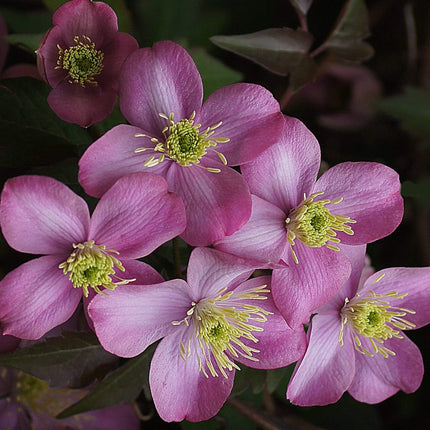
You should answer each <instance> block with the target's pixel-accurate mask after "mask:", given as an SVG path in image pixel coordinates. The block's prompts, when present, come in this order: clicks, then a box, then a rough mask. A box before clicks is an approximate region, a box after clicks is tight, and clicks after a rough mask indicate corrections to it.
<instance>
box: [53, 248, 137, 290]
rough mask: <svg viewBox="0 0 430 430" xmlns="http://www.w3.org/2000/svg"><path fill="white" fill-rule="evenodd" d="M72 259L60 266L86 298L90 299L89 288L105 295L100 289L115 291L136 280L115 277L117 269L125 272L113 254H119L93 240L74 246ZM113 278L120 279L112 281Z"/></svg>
mask: <svg viewBox="0 0 430 430" xmlns="http://www.w3.org/2000/svg"><path fill="white" fill-rule="evenodd" d="M73 248H74V249H75V251H73V252H72V253H71V254H70V257H69V258H68V259H67V260H66V261H65V262H64V263H61V264H60V265H59V268H60V269H63V273H64V274H65V275H67V274H69V280H70V281H71V282H72V284H73V287H74V288H82V289H83V293H84V296H85V297H88V287H91V288H93V289H94V291H95V292H96V293H98V294H104V293H103V292H102V291H101V290H100V287H104V288H107V289H108V290H114V289H115V288H116V287H117V285H124V284H128V283H129V282H132V281H134V279H121V278H118V277H117V276H116V275H115V267H116V268H118V269H119V270H121V271H122V272H124V270H125V269H124V267H123V265H122V264H121V262H120V261H119V260H118V259H117V258H115V257H114V256H112V255H111V254H117V255H118V254H119V252H117V251H115V250H113V249H109V250H106V247H105V246H104V245H96V244H95V242H94V241H93V240H90V241H88V242H84V243H78V244H77V245H75V244H73ZM112 277H115V278H116V279H118V281H117V282H113V281H112Z"/></svg>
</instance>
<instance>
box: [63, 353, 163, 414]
mask: <svg viewBox="0 0 430 430" xmlns="http://www.w3.org/2000/svg"><path fill="white" fill-rule="evenodd" d="M154 350H155V346H151V347H149V348H148V349H147V350H146V351H144V352H143V353H142V354H140V355H138V356H137V357H135V358H132V359H130V360H128V361H127V363H126V364H124V365H123V366H121V367H119V368H118V369H116V370H114V371H113V372H112V373H110V374H109V375H107V376H106V377H105V378H104V379H103V381H101V382H100V383H99V384H98V385H97V386H96V387H95V388H94V389H93V390H92V391H91V393H89V394H88V395H87V396H86V397H84V398H83V399H81V400H80V401H79V402H77V403H75V404H74V405H72V406H70V407H68V408H67V409H65V410H64V411H63V412H61V413H60V414H59V415H58V417H57V418H60V419H61V418H67V417H70V416H72V415H76V414H80V413H82V412H88V411H92V410H95V409H101V408H106V407H108V406H113V405H116V404H119V403H129V402H132V401H133V400H134V399H135V398H136V397H137V396H138V395H139V393H140V391H141V389H142V386H143V385H144V384H147V385H148V379H149V365H150V362H151V358H152V355H153V353H154Z"/></svg>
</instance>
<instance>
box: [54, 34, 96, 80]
mask: <svg viewBox="0 0 430 430" xmlns="http://www.w3.org/2000/svg"><path fill="white" fill-rule="evenodd" d="M73 41H74V42H75V45H74V46H71V47H70V48H68V49H62V48H61V47H60V45H57V48H58V60H57V66H56V67H55V68H56V69H64V70H67V71H68V73H69V76H70V80H69V82H70V83H71V84H72V83H75V84H80V85H81V86H82V87H85V84H89V85H93V86H97V81H96V80H95V79H94V78H95V77H96V76H98V75H100V73H101V71H102V70H103V58H104V55H103V52H101V51H98V50H97V49H96V47H95V44H94V43H92V42H91V39H90V38H89V37H87V36H82V42H81V41H79V36H75V38H74V39H73Z"/></svg>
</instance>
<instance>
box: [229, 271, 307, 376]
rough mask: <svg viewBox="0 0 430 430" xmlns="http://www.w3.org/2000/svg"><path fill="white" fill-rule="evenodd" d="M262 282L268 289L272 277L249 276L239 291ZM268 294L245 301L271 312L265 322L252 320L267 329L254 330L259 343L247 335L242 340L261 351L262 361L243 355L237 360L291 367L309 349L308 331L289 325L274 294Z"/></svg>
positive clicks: (268, 366) (256, 355) (261, 366)
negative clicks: (250, 277)
mask: <svg viewBox="0 0 430 430" xmlns="http://www.w3.org/2000/svg"><path fill="white" fill-rule="evenodd" d="M261 285H267V288H268V289H270V288H271V285H270V277H269V276H260V277H258V278H252V279H249V280H248V281H245V282H243V283H242V284H241V285H239V287H238V288H236V289H235V294H236V293H239V292H240V291H244V290H247V289H250V288H256V287H259V286H261ZM265 296H266V297H267V299H266V300H244V301H243V303H244V304H248V305H249V306H258V307H260V308H262V309H264V310H265V311H268V312H270V314H269V315H267V321H265V322H260V321H255V320H254V321H250V323H251V324H252V325H253V326H256V327H261V328H262V329H263V331H261V332H257V331H255V332H252V334H253V335H254V336H255V337H256V338H257V339H258V342H257V343H255V342H253V341H252V340H248V339H244V338H241V339H240V340H241V341H243V343H244V344H245V345H247V346H250V347H251V348H256V349H258V350H259V351H260V352H258V353H254V354H253V357H254V358H257V359H258V361H251V360H248V359H247V358H245V357H241V356H239V358H237V359H235V360H236V361H238V362H240V363H243V364H244V365H246V366H248V367H253V368H256V369H276V368H279V367H285V366H288V365H289V364H291V363H294V362H295V361H297V360H299V359H300V358H302V357H303V355H304V353H305V350H306V334H305V332H304V330H303V327H300V328H298V329H297V330H292V329H291V328H290V327H288V325H287V323H286V322H285V320H284V318H283V317H282V315H281V314H280V313H279V311H278V309H277V308H276V306H275V304H274V302H273V299H272V296H271V294H270V293H269V294H267V293H266V294H265ZM241 303H242V302H241Z"/></svg>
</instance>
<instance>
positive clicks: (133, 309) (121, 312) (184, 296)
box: [88, 279, 192, 357]
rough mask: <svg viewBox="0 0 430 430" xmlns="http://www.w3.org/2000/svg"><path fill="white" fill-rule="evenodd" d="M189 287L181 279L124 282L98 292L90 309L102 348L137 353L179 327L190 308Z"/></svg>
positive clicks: (130, 355)
mask: <svg viewBox="0 0 430 430" xmlns="http://www.w3.org/2000/svg"><path fill="white" fill-rule="evenodd" d="M190 292H191V291H190V288H189V286H188V285H187V283H186V282H185V281H183V280H181V279H173V280H171V281H166V282H162V283H160V284H154V285H133V284H132V285H123V286H119V287H117V288H116V289H115V290H114V291H112V292H109V296H101V295H98V296H97V297H95V298H94V299H93V300H92V301H91V303H90V304H89V306H88V313H89V315H90V317H91V319H92V321H93V324H94V329H95V332H96V334H97V337H98V338H99V341H100V343H101V344H102V345H103V348H104V349H106V350H107V351H109V352H111V353H113V354H116V355H119V356H121V357H134V356H136V355H138V354H140V353H141V352H142V351H144V350H145V349H146V348H147V347H148V346H149V345H151V343H153V342H155V341H156V340H158V339H160V338H162V337H163V336H166V335H168V334H169V333H172V332H174V331H175V330H178V327H177V326H175V325H173V324H172V321H181V320H183V319H184V318H185V317H186V316H187V311H188V309H190V308H191V302H192V299H191V298H190Z"/></svg>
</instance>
